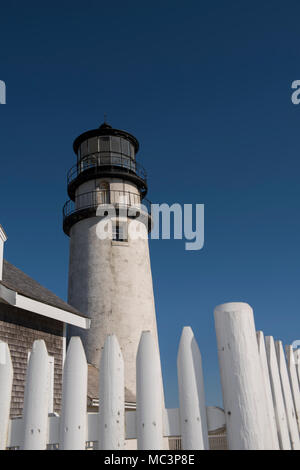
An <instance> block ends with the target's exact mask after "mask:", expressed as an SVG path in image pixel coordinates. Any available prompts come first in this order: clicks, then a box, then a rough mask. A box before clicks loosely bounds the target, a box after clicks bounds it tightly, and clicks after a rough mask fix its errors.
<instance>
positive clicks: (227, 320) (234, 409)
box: [214, 302, 269, 450]
mask: <svg viewBox="0 0 300 470" xmlns="http://www.w3.org/2000/svg"><path fill="white" fill-rule="evenodd" d="M214 315H215V327H216V334H217V344H218V357H219V365H220V373H221V384H222V392H223V402H224V408H225V416H226V429H227V439H228V447H229V449H230V450H231V449H234V450H251V449H253V450H259V449H265V448H266V447H268V445H267V442H269V441H267V437H266V433H267V432H268V431H267V425H268V416H267V411H266V403H265V394H264V393H263V375H262V369H261V366H260V359H259V354H258V346H257V340H256V331H255V324H254V318H253V311H252V308H251V307H250V306H249V305H248V304H245V303H241V302H231V303H226V304H223V305H219V306H218V307H216V308H215V311H214Z"/></svg>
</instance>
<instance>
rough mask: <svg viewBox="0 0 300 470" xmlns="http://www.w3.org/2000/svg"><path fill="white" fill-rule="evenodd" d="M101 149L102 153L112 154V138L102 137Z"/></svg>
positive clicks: (100, 140)
mask: <svg viewBox="0 0 300 470" xmlns="http://www.w3.org/2000/svg"><path fill="white" fill-rule="evenodd" d="M99 148H100V152H110V137H108V136H107V137H106V136H105V137H100V139H99Z"/></svg>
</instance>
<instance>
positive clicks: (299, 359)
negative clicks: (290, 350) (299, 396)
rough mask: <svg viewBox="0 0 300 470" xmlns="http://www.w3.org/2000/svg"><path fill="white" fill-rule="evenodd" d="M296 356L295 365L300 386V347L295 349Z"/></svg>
mask: <svg viewBox="0 0 300 470" xmlns="http://www.w3.org/2000/svg"><path fill="white" fill-rule="evenodd" d="M294 358H295V366H296V371H297V377H298V384H299V387H300V348H298V349H296V350H295V351H294Z"/></svg>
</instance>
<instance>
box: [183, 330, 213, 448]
mask: <svg viewBox="0 0 300 470" xmlns="http://www.w3.org/2000/svg"><path fill="white" fill-rule="evenodd" d="M177 370H178V391H179V403H180V411H179V414H180V425H181V439H182V445H183V447H184V449H187V450H189V449H199V450H204V449H209V444H208V432H207V422H206V407H205V393H204V380H203V372H202V359H201V354H200V350H199V347H198V344H197V342H196V340H195V337H194V333H193V331H192V329H191V328H190V327H185V328H183V332H182V335H181V339H180V344H179V351H178V358H177Z"/></svg>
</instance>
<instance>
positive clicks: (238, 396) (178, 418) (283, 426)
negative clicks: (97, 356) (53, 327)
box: [0, 303, 300, 450]
mask: <svg viewBox="0 0 300 470" xmlns="http://www.w3.org/2000/svg"><path fill="white" fill-rule="evenodd" d="M215 325H216V333H217V343H218V355H219V363H220V372H221V382H222V391H223V400H224V406H225V412H226V414H225V413H224V410H222V409H221V408H218V407H206V406H205V391H204V380H203V372H202V358H201V353H200V350H199V347H198V345H197V342H196V339H195V337H194V334H193V331H192V329H191V328H190V327H185V328H184V329H183V331H182V335H181V339H180V344H179V349H178V356H177V369H178V390H179V408H178V409H177V408H176V409H165V408H164V396H163V383H162V374H161V366H160V357H159V352H158V348H157V341H156V339H155V338H153V336H152V334H151V333H150V332H149V331H146V332H143V333H142V335H141V339H140V343H139V347H138V351H137V357H136V383H137V389H136V411H134V410H128V411H125V403H124V362H123V357H122V353H121V350H120V346H119V344H118V340H117V338H116V336H114V335H109V336H108V337H107V339H106V342H105V346H104V349H103V351H102V356H101V362H100V364H99V396H100V400H99V412H98V413H87V370H88V369H87V361H86V357H85V353H84V349H83V346H82V343H81V340H80V338H79V337H73V338H71V340H70V343H69V346H68V350H67V355H66V359H65V364H64V370H63V391H62V410H61V416H58V415H56V414H49V415H48V405H49V399H48V397H49V392H50V390H49V384H50V382H49V367H48V364H49V357H48V353H47V349H46V346H45V343H44V341H35V342H34V344H33V349H32V353H31V354H30V359H29V363H28V369H27V377H26V386H25V399H24V410H23V417H22V419H12V420H9V418H8V413H9V408H10V401H11V393H12V379H13V367H12V363H11V358H10V353H9V348H8V346H7V345H6V344H5V343H0V448H1V449H4V448H7V447H8V448H21V449H46V448H60V449H65V450H67V449H70V450H71V449H78V450H79V449H85V448H87V444H86V443H87V442H93V443H94V447H93V448H98V449H103V450H119V449H126V442H127V441H128V439H129V440H130V439H135V440H136V441H137V447H138V449H141V450H144V449H145V450H159V449H166V442H167V439H168V438H172V439H173V444H174V442H175V440H176V448H178V446H181V448H183V449H184V450H189V449H191V450H197V449H208V448H209V442H211V441H209V433H210V432H213V433H214V434H217V437H218V436H219V437H220V438H222V442H223V444H222V445H223V446H224V445H225V444H224V434H222V433H223V432H224V429H225V425H226V428H227V429H226V432H227V436H228V448H229V449H278V448H280V449H291V448H293V449H298V448H299V447H300V441H299V428H298V427H297V415H298V425H299V409H300V407H299V404H300V389H299V381H298V375H297V374H298V365H299V363H300V361H298V363H296V361H297V356H298V355H299V358H300V351H293V350H292V348H291V347H288V348H287V356H286V357H285V354H284V350H283V347H282V343H281V342H277V343H276V348H275V344H274V340H273V338H272V337H266V338H265V339H264V335H263V333H262V332H257V333H256V331H255V324H254V318H253V311H252V309H251V307H250V306H249V305H247V304H243V303H229V304H223V305H221V306H219V307H217V308H216V309H215ZM294 358H296V361H294ZM225 418H226V419H225ZM225 420H226V423H225Z"/></svg>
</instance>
